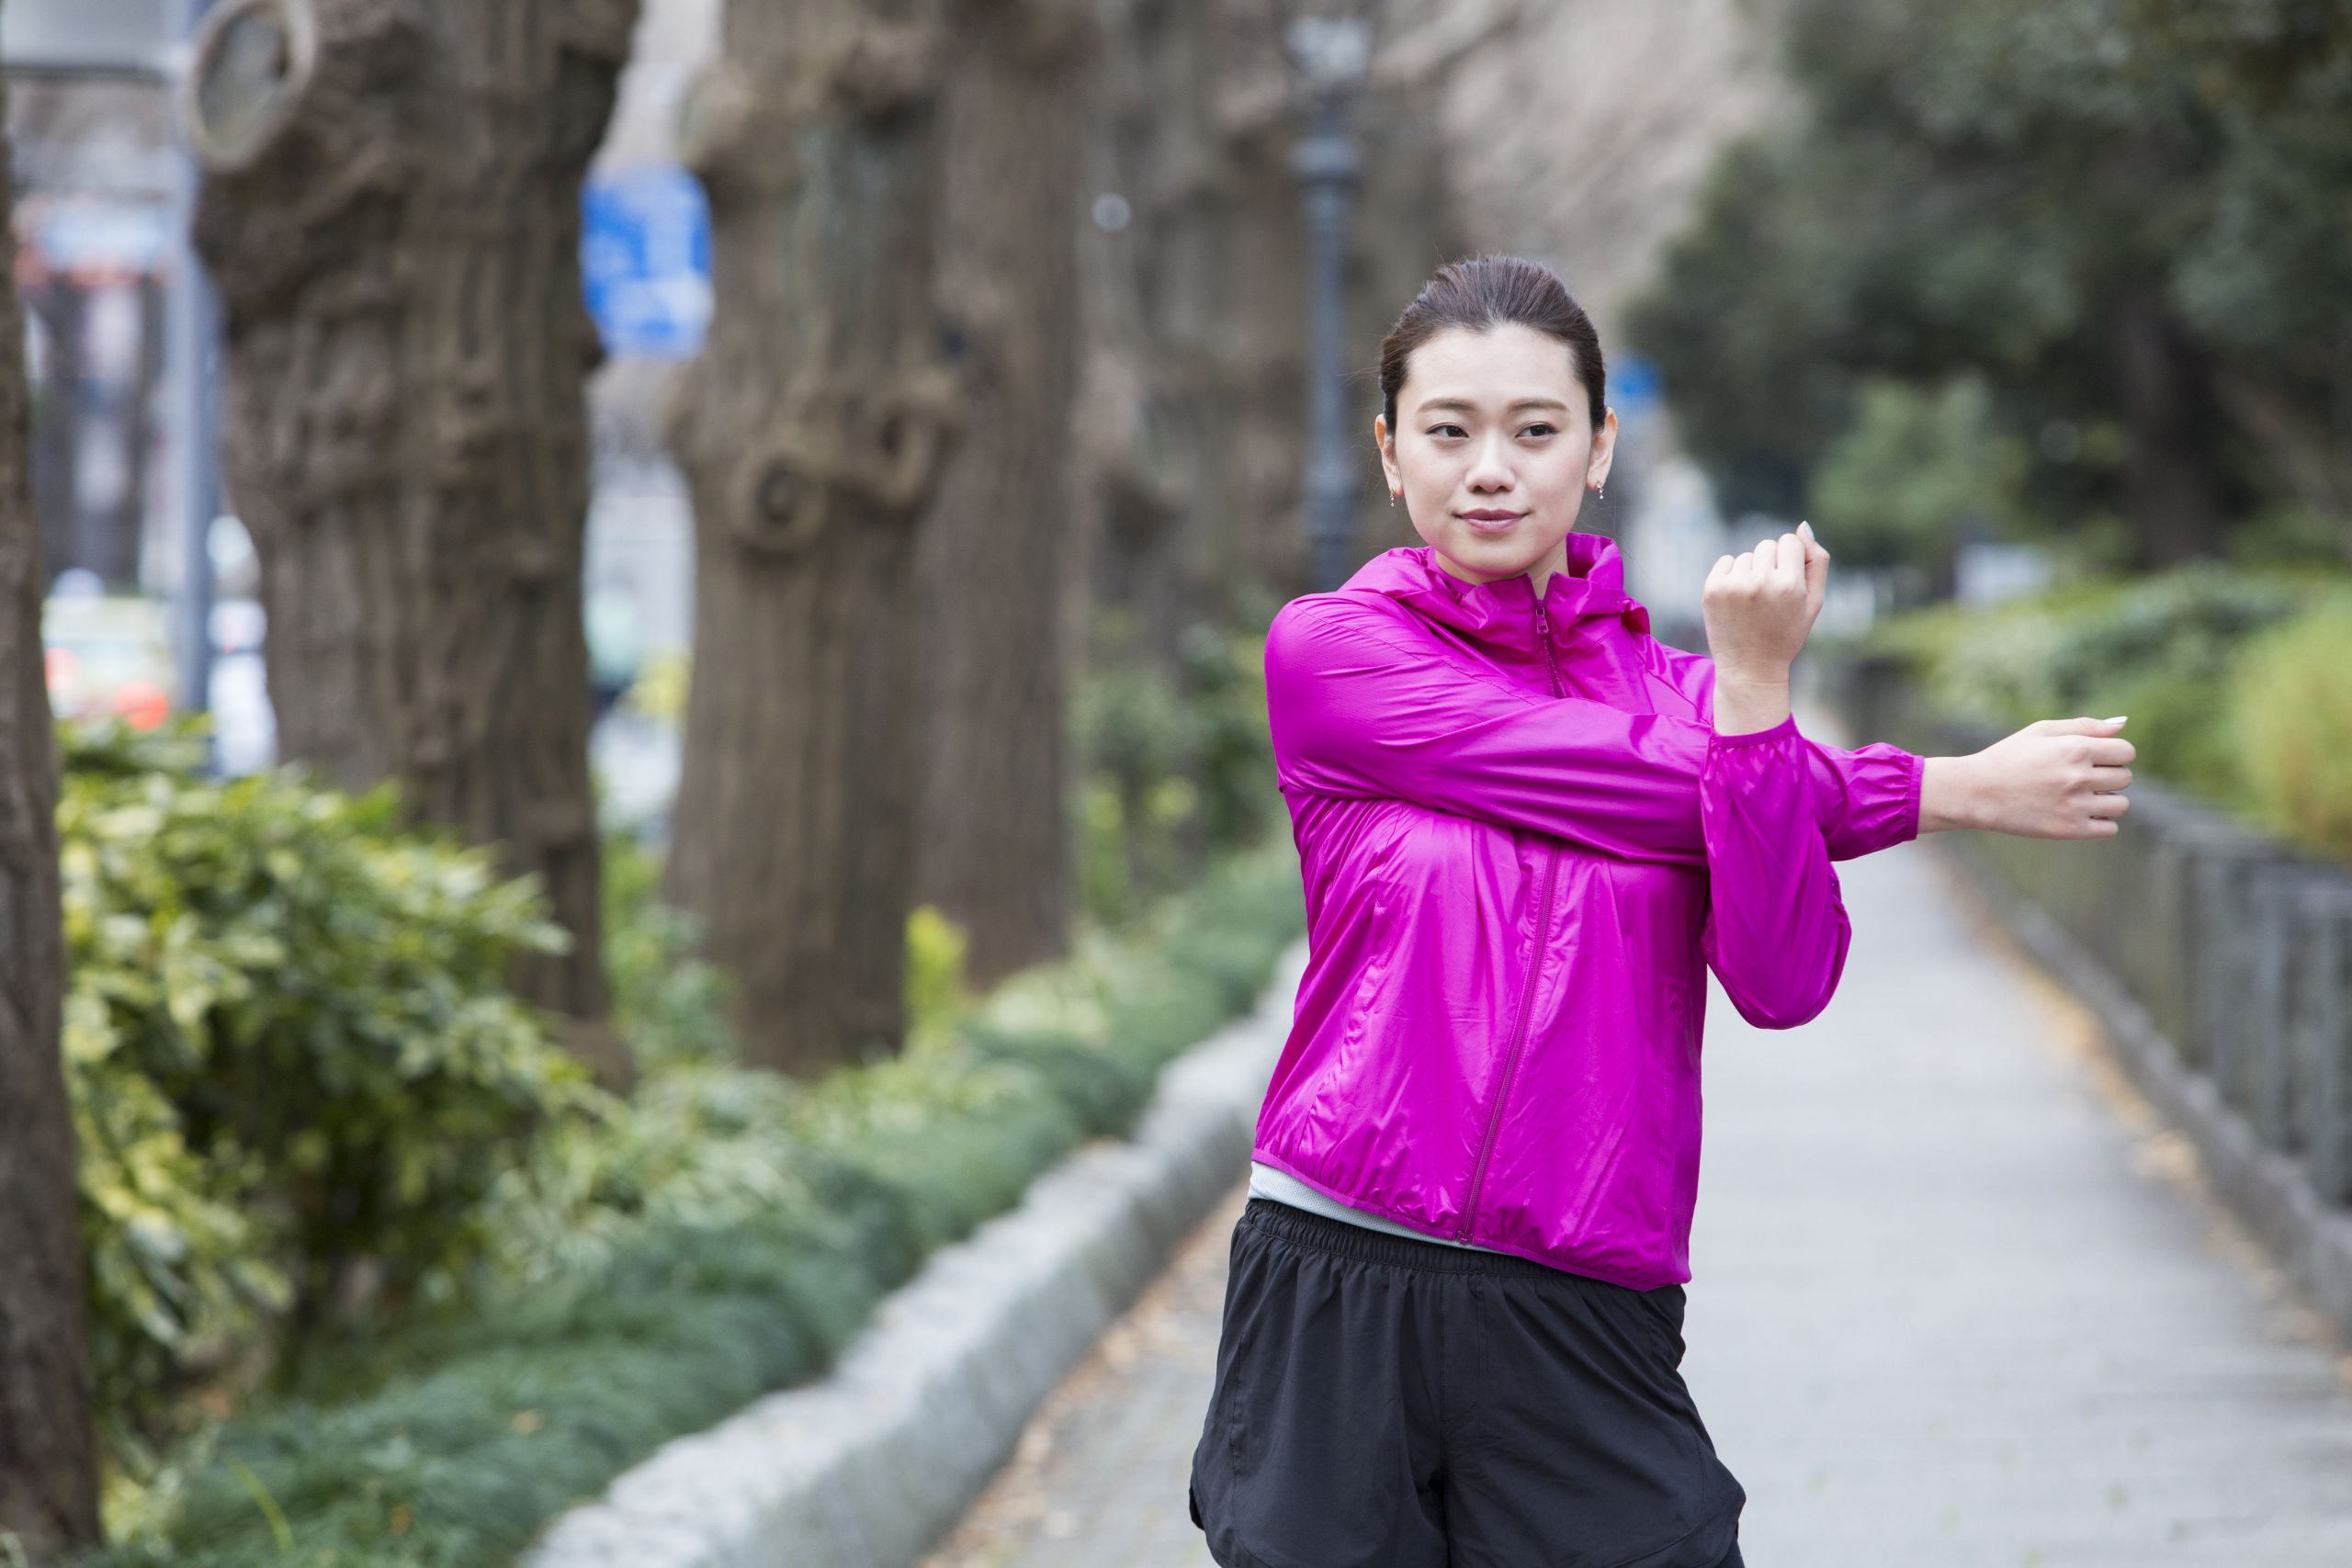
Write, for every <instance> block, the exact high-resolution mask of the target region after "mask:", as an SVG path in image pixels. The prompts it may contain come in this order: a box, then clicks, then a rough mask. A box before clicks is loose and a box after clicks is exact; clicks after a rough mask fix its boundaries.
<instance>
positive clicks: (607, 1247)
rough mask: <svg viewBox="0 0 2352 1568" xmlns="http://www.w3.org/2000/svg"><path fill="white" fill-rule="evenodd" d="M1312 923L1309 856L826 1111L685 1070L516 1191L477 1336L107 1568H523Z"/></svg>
mask: <svg viewBox="0 0 2352 1568" xmlns="http://www.w3.org/2000/svg"><path fill="white" fill-rule="evenodd" d="M1303 926H1304V911H1303V909H1302V908H1301V906H1300V901H1299V887H1298V881H1297V873H1296V866H1295V860H1294V857H1293V855H1292V853H1291V851H1290V846H1289V844H1288V843H1287V841H1286V840H1283V839H1281V838H1279V837H1278V838H1276V839H1274V840H1271V841H1269V842H1267V843H1265V844H1264V845H1263V846H1262V847H1260V848H1257V849H1254V850H1251V851H1249V852H1244V853H1241V854H1238V855H1235V856H1231V857H1228V858H1227V859H1226V860H1224V861H1223V862H1221V863H1218V864H1217V865H1216V868H1215V869H1214V870H1213V872H1212V873H1211V874H1210V875H1208V876H1207V877H1206V878H1205V879H1204V881H1203V882H1202V883H1201V884H1200V885H1198V886H1195V887H1193V889H1191V890H1189V891H1187V892H1186V893H1184V894H1182V895H1179V896H1177V897H1173V898H1170V899H1169V900H1167V901H1166V902H1165V903H1164V904H1163V905H1162V906H1161V907H1160V908H1158V909H1157V910H1156V911H1154V912H1153V913H1151V914H1150V915H1148V917H1145V918H1142V919H1137V920H1136V921H1135V922H1133V924H1132V925H1131V926H1130V927H1128V928H1126V929H1123V930H1122V931H1120V932H1119V933H1118V935H1117V936H1116V938H1115V939H1114V938H1113V937H1111V936H1108V935H1105V934H1103V932H1102V931H1100V930H1096V931H1091V932H1090V934H1089V935H1088V936H1087V937H1086V938H1085V939H1084V941H1083V942H1082V944H1081V946H1080V951H1079V953H1077V955H1076V956H1075V957H1074V958H1073V959H1071V960H1070V961H1069V962H1066V963H1063V964H1055V965H1051V966H1047V967H1045V968H1042V969H1039V970H1036V971H1032V972H1030V973H1027V974H1024V975H1022V976H1014V977H1013V978H1012V980H1010V981H1008V982H1007V983H1006V984H1005V985H1003V986H1002V987H999V988H998V989H997V990H996V991H994V992H992V993H991V994H990V996H989V998H987V999H986V1000H985V1001H984V1002H982V1003H979V1004H978V1005H977V1006H975V1007H971V1008H968V1009H966V1010H960V1011H958V1012H957V1013H956V1015H955V1016H952V1017H948V1018H944V1019H941V1018H936V1017H934V1019H933V1026H932V1027H927V1028H923V1029H919V1030H918V1031H917V1032H915V1035H914V1037H913V1039H912V1040H911V1041H910V1046H909V1049H908V1051H907V1053H906V1054H905V1055H903V1056H901V1057H899V1058H896V1059H892V1060H889V1061H885V1062H880V1063H876V1064H873V1065H870V1066H860V1067H854V1068H850V1069H846V1070H843V1071H840V1072H836V1073H834V1074H832V1075H830V1076H829V1077H825V1078H823V1079H821V1080H818V1081H816V1082H814V1083H809V1084H797V1083H794V1082H791V1081H788V1080H784V1079H779V1078H775V1077H770V1076H768V1075H763V1074H755V1073H747V1072H744V1071H741V1070H738V1069H736V1068H733V1067H731V1066H729V1065H728V1064H727V1062H726V1061H725V1059H724V1057H723V1055H721V1054H720V1053H718V1052H702V1053H697V1052H696V1051H695V1049H693V1048H691V1046H688V1045H683V1044H682V1045H681V1046H680V1048H679V1049H677V1050H675V1051H674V1052H673V1053H671V1059H670V1061H669V1063H668V1065H667V1066H666V1067H665V1069H664V1070H662V1071H661V1072H659V1073H656V1074H653V1075H651V1076H650V1077H649V1080H648V1081H647V1083H646V1084H645V1085H643V1086H642V1088H641V1089H640V1093H639V1098H638V1100H634V1101H631V1102H627V1103H624V1102H620V1101H616V1100H609V1099H605V1100H599V1101H594V1102H593V1107H594V1108H593V1110H590V1111H586V1112H584V1113H583V1114H581V1115H577V1116H573V1117H570V1118H567V1119H566V1120H565V1121H564V1122H562V1123H560V1124H559V1125H558V1126H556V1127H554V1128H551V1129H550V1130H549V1132H548V1135H547V1136H545V1137H543V1138H542V1139H540V1140H539V1142H538V1145H537V1150H536V1152H535V1154H534V1156H533V1157H532V1158H531V1160H530V1161H529V1163H528V1164H527V1165H526V1166H525V1167H523V1168H518V1169H517V1170H516V1171H515V1173H513V1174H512V1178H511V1179H509V1180H508V1181H506V1182H505V1183H503V1185H502V1186H500V1187H499V1188H498V1189H497V1190H495V1191H493V1193H492V1195H491V1198H490V1200H489V1207H488V1209H487V1210H486V1213H487V1214H488V1215H489V1216H490V1221H491V1224H492V1230H493V1232H494V1234H495V1235H496V1236H497V1238H498V1242H497V1254H496V1257H497V1269H498V1273H497V1276H496V1278H495V1279H494V1280H492V1281H490V1282H486V1283H484V1284H482V1285H481V1287H480V1289H479V1292H478V1293H476V1294H475V1295H474V1296H472V1297H471V1298H469V1299H468V1300H467V1301H465V1302H464V1303H462V1310H459V1308H458V1307H452V1308H451V1309H449V1310H447V1311H445V1312H442V1313H439V1314H433V1315H431V1316H420V1317H418V1318H417V1319H415V1320H413V1321H411V1322H409V1323H406V1324H404V1325H401V1326H400V1327H398V1328H397V1329H394V1330H391V1331H389V1332H387V1333H386V1334H384V1335H382V1336H380V1337H379V1338H378V1339H377V1340H376V1341H375V1342H374V1343H373V1344H372V1345H371V1346H369V1347H367V1348H365V1349H364V1351H363V1350H361V1349H359V1348H353V1350H352V1352H351V1353H350V1354H349V1355H348V1356H347V1357H346V1358H345V1359H343V1360H342V1361H341V1362H340V1363H339V1364H338V1365H337V1366H336V1369H335V1371H334V1373H333V1374H332V1375H322V1376H321V1377H320V1378H319V1379H318V1380H317V1381H316V1382H315V1386H314V1387H313V1388H312V1389H311V1393H310V1395H309V1396H308V1397H303V1398H299V1399H295V1398H288V1399H284V1400H279V1401H276V1402H273V1403H271V1404H266V1405H264V1404H256V1405H254V1407H252V1408H249V1409H247V1410H245V1411H244V1412H242V1413H241V1414H239V1415H238V1416H234V1417H232V1418H231V1419H230V1420H228V1421H226V1422H225V1423H223V1424H221V1425H220V1426H219V1427H216V1428H214V1429H212V1430H211V1431H210V1432H209V1433H208V1434H207V1436H206V1437H205V1438H204V1439H203V1440H201V1441H200V1442H198V1443H196V1444H192V1445H190V1446H189V1448H188V1449H187V1451H186V1452H185V1453H183V1454H181V1455H179V1456H177V1458H176V1460H175V1462H174V1463H173V1464H171V1465H169V1466H167V1467H165V1469H164V1471H163V1472H161V1473H159V1474H158V1475H157V1476H156V1477H154V1478H153V1481H152V1483H151V1484H150V1485H149V1486H148V1487H147V1489H146V1490H145V1492H144V1493H143V1495H141V1497H140V1498H139V1499H138V1502H137V1506H135V1507H133V1506H125V1507H124V1508H123V1509H121V1510H120V1515H121V1517H119V1519H118V1521H117V1523H118V1528H119V1531H120V1533H121V1534H122V1535H123V1537H124V1539H122V1540H119V1542H118V1544H116V1545H115V1546H114V1547H112V1548H111V1549H109V1550H108V1551H105V1552H102V1553H99V1554H96V1555H95V1556H93V1557H90V1558H87V1559H85V1568H101V1565H104V1568H130V1565H131V1564H139V1565H142V1568H145V1565H151V1564H162V1563H164V1562H173V1563H179V1564H195V1565H200V1568H231V1565H244V1564H261V1563H305V1564H317V1565H319V1568H330V1565H332V1568H372V1565H386V1568H389V1565H390V1564H433V1565H442V1564H447V1565H451V1568H454V1565H458V1564H494V1563H503V1562H509V1561H511V1560H512V1558H513V1557H514V1556H515V1554H516V1552H517V1551H520V1550H521V1549H522V1548H523V1547H524V1546H525V1545H526V1543H527V1542H528V1541H529V1540H530V1539H531V1537H532V1536H533V1534H534V1533H535V1532H536V1531H537V1529H538V1528H539V1527H540V1525H541V1524H542V1523H543V1522H544V1521H546V1520H547V1519H548V1517H551V1516H553V1515H554V1514H556V1513H557V1512H559V1511H560V1510H561V1509H563V1508H564V1507H566V1506H570V1505H571V1504H573V1503H576V1502H579V1501H581V1500H583V1499H585V1498H587V1497H590V1496H592V1495H594V1493H595V1492H596V1491H597V1490H598V1489H600V1488H601V1487H602V1486H603V1485H604V1484H605V1482H607V1481H608V1480H610V1479H611V1477H612V1476H614V1475H615V1474H616V1473H617V1472H620V1471H621V1470H623V1469H625V1468H627V1467H628V1465H630V1464H632V1463H634V1462H635V1461H638V1460H639V1459H641V1458H643V1457H644V1456H646V1455H647V1454H649V1453H650V1452H651V1451H652V1450H654V1449H655V1448H657V1447H658V1446H659V1445H660V1444H662V1442H664V1441H666V1440H667V1439H669V1438H673V1437H675V1436H678V1435H680V1434H682V1433H685V1432H690V1431H694V1430H698V1429H700V1428H702V1427H707V1426H709V1425H711V1424H712V1423H714V1422H716V1421H717V1420H718V1419H720V1418H722V1417H723V1416H726V1415H727V1414H729V1412H731V1411H733V1410H735V1409H738V1408H740V1407H741V1405H743V1404H745V1403H747V1402H748V1401H750V1400H751V1399H752V1398H754V1397H756V1396H757V1395H759V1394H760V1393H763V1392H765V1391H768V1390H771V1389H775V1388H778V1387H782V1386H786V1385H788V1384H791V1383H794V1382H799V1381H802V1380H805V1379H808V1378H811V1377H814V1376H817V1375H819V1374H820V1373H821V1372H822V1371H824V1369H825V1368H826V1367H827V1366H828V1365H829V1364H830V1363H831V1360H832V1359H833V1358H834V1357H835V1355H836V1354H837V1353H838V1352H839V1351H840V1349H841V1348H842V1346H843V1345H845V1344H846V1343H847V1342H848V1340H849V1339H850V1338H851V1337H853V1336H854V1334H855V1333H856V1331H857V1329H858V1327H859V1326H860V1325H862V1324H863V1323H864V1321H865V1318H866V1316H867V1314H869V1313H870V1311H871V1310H872V1308H873V1306H874V1304H875V1303H876V1300H877V1299H878V1298H879V1297H880V1296H881V1294H882V1293H883V1292H887V1291H888V1290H889V1289H890V1288H891V1287H892V1286H894V1285H895V1284H897V1283H899V1281H901V1280H904V1279H905V1278H907V1277H908V1276H909V1275H910V1274H911V1273H912V1272H913V1271H914V1269H915V1268H916V1267H917V1266H918V1264H919V1263H920V1262H921V1260H922V1258H923V1257H924V1255H925V1254H927V1253H928V1252H929V1251H931V1250H932V1249H933V1248H934V1247H938V1246H940V1245H941V1244H943V1243H944V1242H947V1241H950V1240H953V1239H955V1238H956V1237H957V1236H960V1235H964V1234H965V1233H967V1231H969V1230H970V1229H971V1228H972V1227H973V1226H974V1225H975V1224H978V1222H979V1221H981V1220H983V1219H985V1218H987V1217H988V1216H989V1215H990V1214H992V1213H998V1212H1000V1211H1001V1210H1002V1209H1004V1208H1006V1207H1008V1206H1009V1205H1010V1204H1011V1203H1012V1202H1013V1201H1015V1200H1017V1198H1018V1196H1019V1194H1020V1192H1021V1190H1023V1187H1024V1186H1025V1185H1026V1184H1027V1182H1028V1181H1029V1180H1030V1179H1032V1178H1034V1177H1035V1175H1037V1174H1038V1173H1039V1172H1040V1171H1042V1170H1044V1169H1045V1168H1046V1167H1047V1166H1049V1165H1050V1164H1052V1163H1053V1162H1054V1161H1055V1160H1057V1159H1058V1158H1059V1157H1061V1156H1063V1155H1064V1154H1066V1153H1067V1152H1068V1151H1069V1149H1070V1148H1071V1147H1072V1146H1073V1145H1076V1144H1077V1143H1079V1142H1080V1141H1081V1140H1082V1139H1084V1138H1086V1137H1087V1136H1089V1135H1091V1134H1104V1133H1113V1134H1115V1133H1119V1132H1122V1131H1124V1130H1125V1129H1126V1128H1128V1127H1129V1126H1130V1125H1131V1124H1132V1122H1133V1119H1134V1116H1135V1114H1136V1111H1137V1110H1138V1108H1139V1107H1140V1106H1141V1105H1142V1104H1143V1103H1144V1102H1145V1100H1147V1099H1148V1095H1149V1092H1150V1089H1151V1085H1152V1083H1153V1081H1154V1079H1155V1077H1156V1076H1157V1073H1158V1071H1159V1067H1160V1066H1162V1065H1163V1064H1165V1063H1166V1062H1167V1061H1168V1060H1169V1059H1170V1057H1171V1056H1173V1055H1176V1054H1177V1053H1179V1052H1181V1051H1182V1049H1184V1048H1185V1047H1186V1046H1187V1045H1188V1044H1190V1043H1193V1042H1194V1041H1196V1040H1198V1039H1200V1038H1202V1037H1203V1036H1204V1035H1206V1034H1208V1033H1210V1032H1213V1031H1214V1030H1215V1029H1216V1027H1217V1026H1218V1025H1219V1024H1220V1023H1221V1022H1222V1021H1224V1020H1225V1019H1227V1018H1228V1017H1230V1016H1231V1015H1233V1014H1234V1013H1235V1012H1237V1011H1238V1010H1241V1009H1243V1008H1244V1007H1245V1006H1246V1005H1247V1004H1248V1003H1249V1002H1250V1000H1251V999H1252V998H1254V997H1255V996H1256V995H1257V994H1258V992H1259V991H1260V990H1261V988H1262V987H1263V986H1264V984H1265V983H1266V981H1267V979H1268V978H1269V976H1270V975H1271V973H1272V964H1273V962H1274V959H1275V957H1276V956H1277V955H1278V953H1280V951H1281V949H1282V948H1283V945H1284V944H1285V943H1286V942H1288V941H1289V940H1291V939H1292V938H1293V937H1294V936H1295V934H1296V933H1297V932H1298V931H1300V930H1301V929H1302V928H1303ZM689 934H690V933H683V932H679V933H673V935H677V936H681V937H683V936H685V935H689ZM661 940H662V939H656V940H655V941H654V946H655V947H656V948H657V950H658V949H659V947H660V945H661ZM919 967H921V966H920V965H919ZM640 994H641V993H640ZM686 1011H687V1012H689V1013H691V1012H692V1011H693V1010H692V1008H688V1009H686ZM689 1033H691V1031H689Z"/></svg>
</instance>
